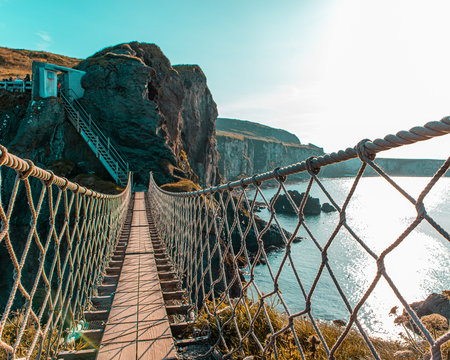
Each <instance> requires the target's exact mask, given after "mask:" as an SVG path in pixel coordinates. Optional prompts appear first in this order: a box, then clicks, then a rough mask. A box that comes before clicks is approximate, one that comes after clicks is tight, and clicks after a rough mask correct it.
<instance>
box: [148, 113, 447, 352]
mask: <svg viewBox="0 0 450 360" xmlns="http://www.w3.org/2000/svg"><path fill="white" fill-rule="evenodd" d="M448 133H450V118H444V119H442V120H441V121H436V122H431V123H428V124H426V125H425V126H424V127H415V128H413V129H411V130H410V131H401V132H399V133H397V134H396V135H388V136H386V137H385V138H384V139H376V140H374V141H369V140H363V141H361V142H360V143H359V144H358V145H357V146H355V147H354V148H348V149H346V150H345V151H340V152H337V153H332V154H328V155H324V156H320V157H317V158H309V159H307V160H306V161H303V162H301V163H298V164H294V165H291V166H288V167H285V168H277V169H275V170H273V171H271V172H267V173H264V174H258V175H255V176H252V177H249V178H246V179H243V180H239V181H234V182H230V183H228V184H224V185H220V186H217V187H212V188H209V189H205V190H200V191H196V192H190V193H170V192H167V191H164V190H162V189H161V188H159V187H158V186H157V185H156V183H155V182H154V180H153V178H152V177H151V179H150V183H149V189H148V201H149V203H150V208H151V211H152V213H153V217H154V219H155V224H156V227H157V229H158V232H159V235H160V237H161V239H162V240H163V242H164V243H165V245H166V248H167V251H168V254H169V257H170V259H171V260H172V262H173V264H174V268H175V272H176V273H177V275H178V277H179V278H180V279H181V280H182V286H183V288H184V289H185V290H186V293H187V299H188V302H189V303H190V304H191V305H192V308H193V311H194V313H195V319H196V321H195V323H194V324H193V326H194V330H193V331H194V335H195V334H196V335H198V336H199V335H205V334H206V335H207V336H208V337H209V341H210V343H209V344H210V347H209V350H208V351H207V352H206V354H205V355H208V354H212V353H214V352H217V351H219V352H220V353H221V354H222V355H223V356H224V358H243V357H245V356H248V355H255V356H256V357H255V358H275V359H291V358H292V359H293V358H301V359H310V358H316V359H335V358H340V359H349V358H375V359H387V358H392V359H393V358H401V357H402V356H403V358H408V356H411V357H410V358H416V359H417V358H432V359H434V360H437V359H442V354H441V352H444V353H447V352H448V351H449V350H448V348H449V346H448V345H449V342H448V341H449V340H450V332H449V331H448V319H445V318H444V323H442V321H441V320H442V316H441V317H439V316H437V317H436V316H435V317H434V319H435V320H439V321H441V322H440V323H439V321H436V322H437V323H439V324H440V325H441V326H440V327H439V326H438V325H436V322H435V323H434V325H433V324H431V325H430V321H429V320H430V319H429V318H428V319H425V318H424V317H421V318H420V317H419V315H418V314H417V312H416V311H415V310H414V309H413V307H412V306H411V305H410V303H409V301H411V300H410V299H409V300H408V299H407V298H406V297H405V296H404V295H403V294H402V291H400V288H402V289H405V287H404V286H403V285H402V286H401V287H399V286H398V284H396V283H394V280H393V278H394V277H393V276H392V273H390V269H389V266H388V265H387V264H388V263H389V261H387V259H386V258H387V257H395V258H397V259H399V261H401V260H405V257H406V255H403V254H402V252H403V253H404V252H405V249H406V248H407V247H408V246H414V245H412V244H411V243H408V241H409V239H410V237H411V236H412V235H411V234H412V233H413V232H414V231H415V230H417V229H418V227H419V225H421V224H422V223H427V224H429V225H431V227H430V230H429V232H431V233H432V236H433V237H434V238H436V239H437V241H438V242H440V243H442V244H443V246H444V247H443V249H444V250H443V251H444V252H445V251H446V252H447V253H444V257H445V256H447V257H448V243H449V242H450V235H449V231H448V228H447V229H445V228H444V226H443V225H442V224H440V222H442V219H444V220H445V219H448V216H449V214H448V213H447V214H444V217H440V218H439V219H435V218H434V217H433V216H432V215H430V214H431V213H430V212H429V211H428V209H427V207H426V206H425V200H426V199H427V198H428V197H429V196H430V195H429V194H430V192H431V191H432V190H433V189H435V188H436V184H437V183H438V182H439V184H441V183H442V181H444V180H442V178H443V177H444V175H445V173H446V172H447V170H448V168H449V166H450V158H448V159H447V160H445V161H443V162H442V166H441V167H440V168H439V169H438V170H437V171H436V172H435V173H434V174H430V177H431V179H429V181H428V180H427V181H428V182H427V184H426V185H425V186H424V187H423V188H422V189H421V191H420V195H418V196H416V197H414V196H412V195H410V193H408V192H407V191H406V190H405V189H404V188H403V187H402V186H400V185H399V183H398V182H397V181H396V179H393V178H392V177H391V176H389V174H387V173H386V172H385V171H384V170H383V169H382V168H381V167H380V166H379V165H377V163H376V160H375V154H376V153H378V152H380V151H384V150H388V149H390V148H393V147H398V146H403V145H406V144H411V143H415V142H417V141H422V140H427V139H429V138H432V137H435V136H441V135H446V134H448ZM444 150H445V151H448V148H447V149H444ZM439 155H442V154H439ZM352 158H359V159H360V161H361V162H360V166H359V170H358V172H357V175H356V176H354V178H352V179H351V180H350V181H351V184H350V186H349V187H348V188H347V189H346V192H345V194H341V196H340V200H338V199H337V198H336V194H333V191H331V190H330V189H328V188H327V184H329V183H327V182H326V181H324V179H321V178H320V177H319V175H320V169H321V168H322V167H324V166H327V165H329V164H333V163H338V162H341V161H346V160H349V159H352ZM369 168H371V169H373V170H374V171H375V172H376V174H377V176H378V177H379V178H380V179H381V181H383V183H384V184H386V185H388V187H389V188H390V190H391V192H392V190H394V192H395V194H394V195H398V197H399V198H401V200H404V201H405V202H406V203H407V205H408V207H409V210H411V212H412V213H413V216H412V217H410V218H408V220H407V221H405V222H403V223H401V224H397V225H399V226H402V225H403V227H402V228H396V229H395V231H394V232H393V234H391V235H390V238H391V240H389V241H387V242H383V246H382V247H380V245H379V244H377V243H375V245H374V244H373V243H372V242H370V241H369V240H368V239H367V238H366V237H367V236H366V234H365V233H364V232H363V231H362V230H361V228H360V227H358V226H355V223H354V222H352V221H349V220H348V218H349V217H350V215H351V216H352V217H353V216H355V214H350V215H349V208H350V206H351V204H352V203H353V202H354V201H355V197H356V195H355V193H357V192H358V191H359V188H360V187H361V185H360V184H361V183H363V182H364V180H363V179H362V177H363V175H364V174H365V172H366V171H367V170H368V169H369ZM302 171H304V172H307V173H308V174H309V181H308V182H307V183H306V185H305V187H306V190H305V194H304V196H303V198H302V199H301V200H297V199H296V198H294V194H293V193H292V192H290V191H288V189H287V187H288V185H287V184H288V182H289V181H288V180H289V175H290V174H294V173H298V172H302ZM269 180H270V181H272V189H270V191H268V189H267V186H265V185H267V183H266V182H267V181H269ZM274 182H275V183H274ZM273 184H275V187H273ZM445 184H448V183H444V190H445ZM313 188H315V189H316V190H317V191H318V192H320V193H321V195H322V197H323V198H326V199H327V201H329V202H330V203H331V207H332V208H333V209H332V210H334V211H335V214H336V215H337V216H335V219H336V220H337V221H336V222H335V224H334V225H322V227H325V226H328V227H330V231H329V232H328V234H327V235H324V233H323V232H319V233H315V231H317V230H314V229H317V228H318V227H314V226H313V223H314V221H316V220H314V219H315V218H314V217H310V216H308V213H307V211H306V209H307V208H308V206H309V204H308V203H309V202H310V200H309V199H308V195H310V194H311V192H312V189H313ZM441 189H442V186H441ZM367 190H368V191H371V189H366V191H367ZM372 191H373V190H372ZM268 193H270V194H271V195H272V197H271V199H269V198H268V196H266V194H268ZM389 194H390V195H389V196H391V193H389ZM343 195H345V196H343ZM444 195H445V194H442V196H444ZM447 195H448V194H447ZM377 196H379V197H380V198H382V197H383V196H386V197H387V196H388V195H383V194H382V193H380V194H378V195H377ZM390 200H391V199H389V198H386V199H384V201H383V204H382V205H383V208H384V209H387V208H388V207H390V206H393V205H392V204H393V203H392V202H391V201H390ZM282 201H283V202H284V204H285V205H283V206H284V207H287V208H289V209H290V211H291V213H293V214H294V217H291V220H290V221H291V222H292V221H294V223H295V225H294V226H292V227H291V232H288V231H286V230H285V229H284V228H283V224H285V223H286V215H285V214H284V213H281V212H282V211H281V210H283V209H281V210H280V204H281V202H282ZM447 201H450V199H447ZM286 204H287V205H286ZM366 206H367V207H370V206H371V204H366ZM258 208H259V209H258ZM260 208H264V209H265V210H264V211H265V213H266V216H265V220H266V221H262V220H261V218H260V217H259V216H258V215H257V212H258V211H259V210H260ZM284 210H286V209H284ZM381 212H383V210H382V211H381ZM414 214H415V215H414ZM356 216H358V213H356ZM361 216H362V215H361ZM292 219H294V220H292ZM377 226H379V227H383V226H385V225H384V224H383V223H379V224H378V225H377ZM421 226H422V225H421ZM447 226H448V223H447ZM319 228H320V227H319ZM300 233H302V234H304V236H303V239H301V243H300V244H302V245H301V246H306V244H307V243H309V244H310V245H311V246H310V249H312V250H311V252H315V253H316V257H315V258H316V259H317V262H316V264H315V266H314V267H313V268H314V273H313V274H314V275H313V276H312V278H311V279H309V280H307V279H305V274H306V270H308V269H306V270H305V269H304V268H302V267H301V266H298V265H297V264H298V261H297V260H298V259H296V258H295V256H294V254H293V251H294V248H295V247H296V246H297V244H295V243H296V242H297V240H298V238H299V234H300ZM343 236H345V237H346V238H348V239H350V247H349V248H348V249H346V253H345V254H344V255H343V256H344V257H351V256H354V254H355V252H354V251H353V250H354V249H358V251H359V253H358V252H357V254H360V256H361V257H363V256H364V257H365V258H367V263H368V264H369V265H368V266H367V268H363V269H362V272H363V273H364V274H365V276H366V278H367V279H370V280H369V281H367V282H366V283H365V284H364V286H362V288H361V289H360V292H359V293H358V295H357V296H356V295H355V294H354V293H349V291H346V290H348V289H347V287H346V286H345V284H344V282H345V279H342V276H341V275H342V274H341V273H340V272H339V271H336V269H335V267H336V266H340V265H342V264H339V260H338V261H336V260H335V259H333V257H334V256H336V251H334V250H333V249H334V247H336V246H338V244H339V242H340V239H342V237H343ZM274 237H275V238H276V237H278V239H279V241H281V247H282V250H278V252H277V253H276V254H277V256H276V258H277V260H276V261H274V258H273V257H271V256H268V251H269V250H270V245H269V244H273V241H274V240H273V239H274ZM383 240H385V239H383ZM303 244H305V245H303ZM301 256H302V257H309V256H312V254H311V253H302V254H301ZM405 261H406V260H405ZM261 263H262V264H264V265H259V264H261ZM336 264H337V265H336ZM441 265H442V266H444V269H445V264H441ZM262 266H263V267H264V268H265V271H264V272H262V271H261V267H262ZM410 267H411V264H408V265H407V266H405V267H404V271H405V272H406V273H408V271H410ZM309 271H310V272H311V269H310V270H309ZM447 271H448V268H447V270H444V272H443V273H442V274H443V277H444V279H443V282H444V284H445V283H446V284H447V286H448V284H449V278H448V272H447ZM261 273H264V274H265V275H264V278H261V276H260V275H258V274H261ZM286 273H289V276H290V277H289V279H290V281H289V282H288V283H286V281H283V278H284V276H285V274H286ZM258 276H259V277H258ZM349 276H353V277H358V276H360V274H358V273H355V272H353V273H352V272H350V275H349ZM325 278H326V279H328V280H327V281H329V284H330V287H332V288H333V289H332V290H333V291H334V293H336V294H338V295H337V298H332V299H331V297H330V301H329V302H328V305H329V307H330V308H331V309H335V308H336V304H335V303H333V302H336V303H337V302H339V303H340V306H341V307H343V308H344V309H345V310H344V311H345V314H346V315H345V319H344V321H334V322H332V321H323V320H320V319H319V318H318V317H317V316H315V314H316V312H315V302H317V300H318V297H321V298H324V299H321V300H322V301H325V302H326V300H327V296H328V295H327V294H326V293H325V294H324V293H323V292H321V293H319V294H318V292H319V290H318V289H319V288H320V283H321V282H322V281H325ZM263 283H264V284H265V285H262V284H263ZM267 284H270V285H267ZM383 284H387V286H386V287H387V288H388V291H389V292H390V293H391V294H393V296H394V298H395V299H396V301H398V302H399V304H401V306H403V308H404V312H403V314H402V315H400V316H398V317H397V318H396V319H395V322H396V323H397V324H399V325H402V328H403V329H404V331H405V332H406V334H407V335H408V337H407V338H405V341H404V342H402V343H399V342H396V341H383V340H382V339H380V338H378V337H376V336H373V335H372V334H371V331H370V329H368V327H367V326H366V323H367V322H366V321H363V319H362V315H361V314H362V310H363V308H364V307H365V306H366V305H367V303H368V299H370V298H371V297H373V296H374V295H373V294H374V290H375V289H376V288H379V287H381V286H383ZM441 290H449V289H445V288H444V289H441ZM330 291H331V290H330ZM285 293H289V294H290V295H285ZM447 295H449V294H448V293H447ZM288 296H290V297H291V298H290V299H288ZM292 296H294V297H295V299H294V301H292ZM293 303H294V304H295V303H297V304H302V306H301V308H300V309H299V308H298V306H293ZM396 310H397V309H396V308H393V309H391V313H392V314H394V313H395V312H396ZM445 322H446V324H445ZM405 336H406V335H405ZM355 348H357V349H356V350H355ZM352 351H356V352H352Z"/></svg>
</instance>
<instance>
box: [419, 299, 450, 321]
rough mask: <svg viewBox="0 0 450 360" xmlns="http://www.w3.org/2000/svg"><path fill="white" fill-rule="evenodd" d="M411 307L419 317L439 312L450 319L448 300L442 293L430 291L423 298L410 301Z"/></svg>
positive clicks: (449, 303) (449, 302)
mask: <svg viewBox="0 0 450 360" xmlns="http://www.w3.org/2000/svg"><path fill="white" fill-rule="evenodd" d="M411 308H412V309H413V310H414V311H415V312H416V313H417V316H419V318H421V317H422V316H425V315H430V314H439V315H442V316H444V317H445V318H446V319H447V320H450V300H449V298H448V297H447V296H445V295H444V294H437V293H432V294H431V295H430V296H428V297H427V298H426V299H425V300H423V301H417V302H414V303H412V304H411Z"/></svg>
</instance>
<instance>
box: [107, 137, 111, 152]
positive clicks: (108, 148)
mask: <svg viewBox="0 0 450 360" xmlns="http://www.w3.org/2000/svg"><path fill="white" fill-rule="evenodd" d="M110 142H111V141H110V138H108V152H109V146H110Z"/></svg>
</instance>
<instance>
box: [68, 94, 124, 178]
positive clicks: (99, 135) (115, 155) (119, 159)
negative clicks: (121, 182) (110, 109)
mask: <svg viewBox="0 0 450 360" xmlns="http://www.w3.org/2000/svg"><path fill="white" fill-rule="evenodd" d="M61 98H62V99H63V100H64V101H65V102H66V103H67V104H70V106H72V108H73V110H74V111H75V112H76V113H77V114H78V115H79V118H80V121H81V122H82V123H83V125H85V126H86V127H87V128H88V129H89V130H90V131H91V132H92V133H93V134H94V135H95V136H96V140H98V144H96V145H101V146H102V148H103V150H106V152H107V153H108V154H109V155H110V156H111V158H112V160H114V161H115V162H116V163H118V164H119V166H120V168H121V169H120V170H121V171H122V172H124V173H127V172H128V171H129V164H128V162H127V161H125V160H124V158H123V155H122V154H120V153H119V151H118V150H117V149H116V148H115V146H116V145H115V143H114V142H112V141H111V138H110V137H107V136H106V135H105V134H104V133H103V132H102V131H101V129H100V127H99V126H98V125H97V123H96V122H95V121H94V120H93V119H92V118H91V117H90V116H89V114H88V113H87V112H86V110H84V109H83V107H82V106H81V104H79V103H78V107H79V109H77V108H75V107H74V106H73V104H72V103H71V101H70V100H69V99H68V98H67V97H66V96H64V94H63V93H61ZM80 110H82V111H83V112H84V114H88V115H87V116H86V115H85V116H84V117H83V116H82V115H81V114H80ZM86 117H87V119H86ZM108 143H109V146H108Z"/></svg>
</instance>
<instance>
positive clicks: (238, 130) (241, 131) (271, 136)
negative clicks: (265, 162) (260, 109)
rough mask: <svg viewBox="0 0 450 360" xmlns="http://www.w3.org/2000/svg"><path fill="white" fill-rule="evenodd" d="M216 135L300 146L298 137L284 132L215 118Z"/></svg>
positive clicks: (247, 122)
mask: <svg viewBox="0 0 450 360" xmlns="http://www.w3.org/2000/svg"><path fill="white" fill-rule="evenodd" d="M216 131H217V134H218V135H222V136H231V137H233V136H234V137H236V138H242V137H243V136H245V137H248V138H253V139H261V140H266V141H276V142H282V143H286V144H297V145H300V140H299V139H298V137H297V136H296V135H294V134H292V133H290V132H288V131H286V130H282V129H276V128H272V127H270V126H266V125H262V124H259V123H255V122H252V121H247V120H238V119H227V118H217V121H216Z"/></svg>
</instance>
